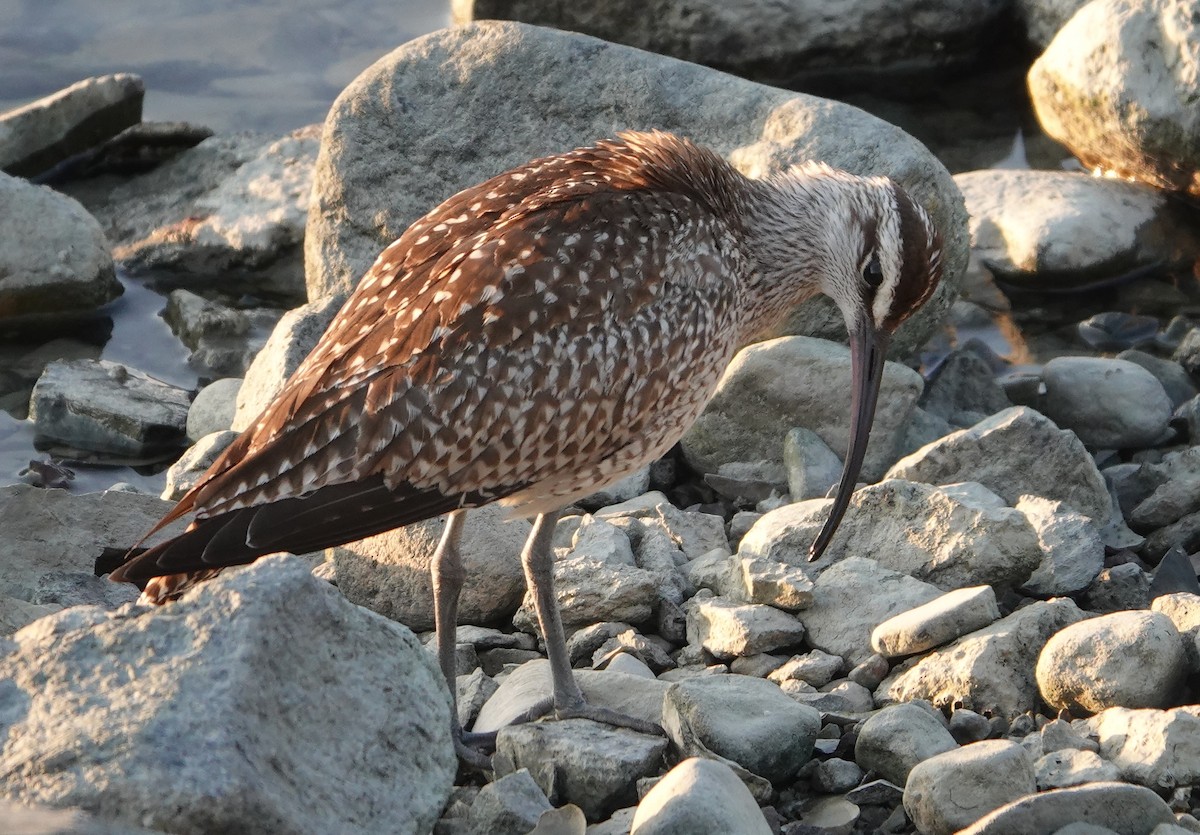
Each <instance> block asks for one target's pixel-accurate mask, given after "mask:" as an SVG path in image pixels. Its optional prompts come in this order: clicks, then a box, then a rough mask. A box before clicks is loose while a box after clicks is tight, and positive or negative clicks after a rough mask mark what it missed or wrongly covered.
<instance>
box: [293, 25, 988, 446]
mask: <svg viewBox="0 0 1200 835" xmlns="http://www.w3.org/2000/svg"><path fill="white" fill-rule="evenodd" d="M585 56H586V57H585ZM581 60H583V61H585V64H580V61H581ZM585 65H586V67H587V71H586V72H580V67H581V66H585ZM450 68H453V69H452V70H451V69H450ZM483 78H486V82H480V79H483ZM546 78H556V79H560V80H561V83H559V84H558V85H556V89H555V100H556V101H557V102H558V104H557V105H556V106H555V107H554V108H551V109H547V108H546V107H545V105H544V102H543V101H542V100H541V98H542V97H541V95H540V93H537V92H536V91H537V90H538V89H540V86H541V84H542V83H543V82H542V80H543V79H546ZM613 78H640V79H643V80H644V81H645V83H644V84H643V85H641V86H629V87H626V86H623V85H613V84H612V83H611V80H612V79H613ZM400 89H403V90H405V91H406V93H405V95H404V97H403V101H400V100H398V99H397V98H396V96H395V95H394V93H395V91H396V90H400ZM679 102H689V104H688V106H687V107H682V108H681V107H679V106H678V103H679ZM701 103H702V104H701ZM413 113H437V114H439V115H438V117H437V118H436V119H414V118H412V114H413ZM614 113H617V114H620V118H619V119H618V120H616V121H615V122H614V119H613V114H614ZM646 125H655V126H657V127H659V128H661V129H663V130H668V131H677V132H679V133H681V134H684V135H686V136H689V137H691V138H692V139H693V140H695V141H697V142H699V143H700V144H702V145H706V146H710V147H712V148H714V149H715V150H716V151H717V152H718V153H723V154H727V155H729V157H730V159H731V160H732V161H733V162H734V164H735V165H737V166H738V167H739V168H740V170H742V171H745V172H746V173H748V174H750V175H753V176H766V175H768V174H770V173H771V172H773V171H779V170H781V169H782V168H783V167H786V166H787V165H790V164H792V163H796V162H799V161H801V160H804V159H820V160H826V161H827V162H829V163H830V164H832V165H835V166H840V167H843V168H846V169H848V170H851V171H856V172H866V171H868V170H869V171H871V172H872V173H884V172H886V173H889V174H890V175H891V176H893V177H894V178H895V179H896V180H897V182H899V183H900V184H901V185H902V186H903V187H904V188H906V189H909V190H910V193H911V194H912V195H913V199H914V200H916V201H917V202H919V203H921V204H922V205H923V206H926V207H928V209H929V211H930V212H931V216H932V217H933V219H934V222H935V224H936V225H937V227H938V228H939V229H940V230H942V235H943V237H944V238H945V245H944V256H943V257H944V264H945V275H946V279H944V280H943V282H942V286H941V287H940V288H939V289H938V291H937V293H936V294H935V295H934V297H933V299H931V301H930V302H929V303H928V304H926V305H925V307H924V308H923V309H922V310H921V311H920V312H919V313H918V314H917V315H916V316H915V317H913V319H912V320H910V321H909V322H908V323H906V326H905V327H904V328H902V329H901V333H900V334H899V336H898V337H897V339H896V341H895V344H894V349H895V351H896V355H897V356H899V355H902V354H905V353H906V352H909V351H911V350H913V349H915V348H916V346H918V345H921V344H923V343H924V341H925V339H926V337H927V336H928V335H929V333H931V331H932V329H933V328H934V327H935V326H936V323H937V322H938V321H939V320H940V318H941V316H942V314H943V313H944V312H945V310H946V309H947V308H948V307H949V305H950V300H951V298H952V297H953V296H954V295H955V291H956V288H957V285H958V275H959V273H960V272H961V271H962V266H963V265H964V264H965V263H966V257H967V240H966V217H965V214H963V211H962V208H961V203H960V202H959V201H960V197H959V195H958V192H957V190H956V189H955V188H954V185H953V182H952V181H951V179H950V177H949V175H948V173H947V172H946V171H945V169H944V168H943V167H942V166H941V164H940V163H938V162H937V161H936V160H935V159H934V158H933V157H932V156H931V155H930V153H929V152H928V151H927V150H926V149H925V148H924V147H923V146H921V145H920V143H918V142H917V141H916V140H914V139H912V138H910V137H908V136H907V135H906V134H904V133H903V132H901V131H900V130H899V129H898V128H895V127H893V126H891V125H888V124H886V123H885V122H882V121H880V120H878V119H876V118H874V117H872V116H869V115H867V114H866V113H864V112H863V111H860V110H858V109H856V108H852V107H843V106H841V105H839V104H834V103H830V102H827V101H823V100H820V99H814V98H810V97H806V96H801V95H797V94H795V93H791V92H785V91H783V90H776V89H772V88H769V87H763V86H760V85H757V84H754V83H752V82H748V81H743V80H740V79H736V78H733V77H731V76H728V75H723V74H720V73H716V72H714V71H712V70H709V69H706V68H703V67H699V66H696V65H694V64H688V63H684V62H680V61H677V60H675V59H671V58H664V57H661V56H657V55H653V54H650V53H647V52H642V51H639V50H636V49H631V48H629V47H624V46H618V45H616V44H612V43H606V42H604V41H599V40H596V39H594V38H590V37H587V36H585V35H577V34H572V33H568V32H562V31H555V30H551V29H541V28H537V27H533V26H523V25H520V24H512V23H477V24H472V25H468V26H460V27H456V28H453V29H445V30H442V31H440V32H435V33H434V34H432V35H429V36H427V37H425V38H419V39H417V40H414V41H411V42H409V43H408V44H405V45H404V46H402V47H400V48H399V49H397V50H395V51H394V52H392V53H391V54H389V55H388V56H386V57H384V58H383V59H381V60H379V61H377V62H376V63H375V64H374V65H373V66H372V67H371V68H370V69H369V70H367V71H366V72H364V73H363V74H362V75H360V76H359V77H358V78H357V79H356V80H355V81H354V83H352V84H351V85H350V86H349V87H347V88H346V89H345V90H344V91H343V92H342V94H341V96H339V98H338V100H337V102H335V104H334V106H333V108H332V110H331V111H330V116H329V118H328V120H327V122H326V128H325V134H324V139H323V144H322V148H321V152H320V154H319V155H318V160H317V168H316V173H315V181H314V186H313V200H314V203H313V210H312V211H311V212H310V215H309V225H308V229H307V232H306V236H305V250H306V261H307V264H308V289H309V292H308V295H309V298H310V299H317V298H321V297H324V296H327V295H330V294H333V293H345V292H347V291H348V290H349V289H350V288H351V287H352V286H353V284H354V283H355V282H356V281H357V280H358V278H359V277H360V276H361V275H362V274H363V273H364V272H365V271H366V269H367V268H368V267H369V266H370V265H371V263H372V262H373V261H374V260H375V257H376V256H377V255H378V253H379V252H380V250H382V249H383V248H384V246H385V245H387V244H388V243H390V242H391V241H393V240H395V239H396V238H397V237H399V235H400V233H401V232H403V231H404V229H405V228H406V227H408V225H409V224H411V223H412V222H413V221H415V220H416V219H417V218H419V217H421V216H422V215H424V214H425V213H426V212H427V211H429V209H430V208H432V207H433V206H435V205H437V204H438V203H439V202H441V201H442V200H444V199H446V198H447V197H449V196H450V195H452V194H453V193H455V192H457V191H459V190H461V189H463V188H465V187H467V186H470V185H474V184H476V183H479V182H481V181H483V180H484V179H486V178H488V177H491V176H493V175H495V174H498V173H500V172H501V171H504V170H506V169H508V168H511V167H513V166H515V165H519V164H521V163H524V162H526V161H527V160H529V159H531V158H533V157H536V156H539V155H543V154H549V153H558V152H561V151H564V150H567V149H570V148H574V147H578V146H581V145H585V144H587V143H590V142H593V141H595V140H596V139H597V138H599V137H603V136H609V135H611V134H612V133H613V131H614V130H617V129H620V128H623V127H639V128H641V127H645V126H646ZM752 137H763V138H762V139H761V140H757V141H753V142H751V143H747V139H748V138H752ZM784 331H785V332H787V333H801V332H803V333H807V334H809V335H814V336H828V337H829V338H835V339H843V338H844V335H845V331H844V327H843V325H842V322H841V317H840V316H838V315H837V314H836V313H835V312H834V307H833V305H832V304H828V303H826V301H825V300H822V301H821V302H820V303H819V304H818V303H816V302H814V303H811V304H806V305H804V306H803V307H802V309H801V310H800V311H798V315H797V317H795V318H793V319H792V320H791V321H790V322H789V323H788V324H787V325H785V327H784ZM776 335H778V334H776ZM879 426H880V424H878V423H877V424H876V428H877V429H878V428H879ZM787 428H791V427H790V426H788V427H787ZM781 439H782V433H781V434H780V438H779V440H781ZM777 442H778V441H777ZM772 457H777V456H776V455H775V454H773V455H772ZM740 460H757V459H748V458H742V459H740Z"/></svg>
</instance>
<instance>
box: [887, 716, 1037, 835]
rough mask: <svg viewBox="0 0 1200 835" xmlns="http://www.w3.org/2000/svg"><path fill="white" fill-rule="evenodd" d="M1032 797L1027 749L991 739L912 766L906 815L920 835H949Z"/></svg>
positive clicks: (906, 791) (1032, 780)
mask: <svg viewBox="0 0 1200 835" xmlns="http://www.w3.org/2000/svg"><path fill="white" fill-rule="evenodd" d="M1035 791H1037V781H1036V779H1035V777H1034V770H1033V762H1032V760H1031V759H1030V757H1029V754H1028V753H1027V752H1026V751H1025V748H1024V747H1023V746H1021V745H1019V744H1017V743H1015V742H1009V741H1007V740H999V739H993V740H987V741H984V742H976V743H974V744H972V745H965V746H963V747H962V748H959V749H956V750H953V751H947V752H945V753H944V754H939V755H937V756H936V757H931V758H929V759H927V760H925V761H923V762H920V763H918V764H917V765H916V766H914V767H913V770H912V771H911V772H910V773H909V775H908V782H907V783H906V784H905V787H904V811H905V812H907V813H908V816H909V818H910V819H911V820H912V821H913V823H914V824H916V826H917V830H918V831H920V832H921V833H922V834H923V835H951V833H954V832H957V831H958V830H960V829H962V828H964V827H966V826H970V825H971V824H972V823H974V822H975V821H977V820H979V819H980V818H982V817H983V816H984V815H986V814H988V813H989V812H991V811H992V810H994V809H998V808H1000V807H1001V806H1003V805H1005V804H1006V803H1010V802H1012V801H1013V800H1016V799H1017V798H1020V797H1024V796H1025V795H1028V794H1033V793H1034V792H1035Z"/></svg>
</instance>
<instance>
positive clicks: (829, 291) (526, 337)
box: [112, 131, 941, 756]
mask: <svg viewBox="0 0 1200 835" xmlns="http://www.w3.org/2000/svg"><path fill="white" fill-rule="evenodd" d="M940 275H941V239H940V237H939V235H938V233H937V230H936V229H935V227H934V225H933V223H932V222H931V221H930V219H929V216H928V215H927V214H926V213H925V211H924V210H923V209H922V208H921V207H920V206H919V205H917V204H916V203H915V202H914V201H913V200H912V198H911V197H910V196H909V195H908V194H907V193H906V192H905V191H904V190H903V189H902V188H901V187H900V186H899V185H897V184H896V183H895V182H893V181H892V180H890V179H888V178H886V177H861V176H855V175H852V174H849V173H846V172H844V171H838V170H835V169H833V168H830V167H827V166H825V165H822V164H817V163H806V164H804V165H800V166H797V167H793V168H792V169H790V170H788V171H787V172H785V173H781V174H778V175H775V176H772V177H769V178H766V179H761V180H757V179H750V178H747V177H745V176H743V175H742V174H741V173H739V172H738V171H737V170H736V169H735V168H733V167H732V166H731V165H730V164H729V163H728V162H726V161H725V160H724V159H723V158H721V157H720V156H719V155H717V154H716V153H714V152H712V151H709V150H707V149H704V148H702V147H699V146H697V145H695V144H693V143H691V142H689V141H687V140H685V139H682V138H679V137H676V136H674V135H672V134H668V133H663V132H657V131H656V132H649V133H635V132H626V133H621V134H618V137H617V138H616V139H610V140H605V141H600V142H597V143H596V144H594V145H592V146H590V147H585V148H579V149H576V150H573V151H570V152H567V153H563V154H559V155H556V156H549V157H545V158H542V159H537V160H534V161H532V162H528V163H526V164H524V165H521V166H518V167H517V168H514V169H512V170H511V171H507V172H505V173H503V174H500V175H498V176H496V177H493V178H492V179H490V180H487V181H486V182H484V183H481V184H480V185H477V186H474V187H471V188H468V189H466V190H464V191H462V192H459V193H458V194H456V195H455V196H453V197H451V198H450V199H448V200H447V201H445V202H444V203H442V204H441V205H440V206H438V207H437V208H435V209H433V210H432V211H431V212H430V213H429V214H427V215H426V216H425V217H423V218H421V219H420V220H418V221H417V222H416V223H414V224H413V225H412V226H410V227H409V228H408V230H407V231H405V232H404V234H403V235H401V236H400V238H399V239H398V240H396V241H395V242H394V243H392V244H391V245H390V246H388V247H387V248H386V249H384V250H383V252H382V253H381V254H380V256H379V258H378V259H377V260H376V261H375V264H374V265H373V266H372V267H371V268H370V270H369V271H368V272H367V273H366V274H365V275H364V276H363V278H362V280H361V282H360V283H359V285H358V287H357V288H356V289H355V291H354V292H353V294H352V295H351V296H350V298H349V299H348V300H347V302H346V303H345V306H344V307H343V308H342V309H341V311H340V313H339V314H338V315H337V317H336V319H334V321H333V323H332V324H331V325H330V327H329V329H328V331H327V332H326V333H325V335H324V336H323V337H322V339H321V340H320V342H319V343H318V344H317V346H316V347H315V348H314V349H313V351H312V353H311V354H310V355H309V356H308V358H307V359H306V360H305V361H304V362H303V363H302V364H301V365H300V367H299V368H298V369H297V370H296V372H295V374H293V375H292V377H291V378H290V379H289V380H288V382H287V383H286V385H285V386H284V388H283V389H282V391H281V392H280V393H279V395H278V396H277V397H276V399H275V400H274V401H273V402H272V403H271V404H270V405H269V406H268V407H267V408H266V410H265V411H264V412H263V413H262V415H261V416H260V417H259V418H258V420H257V421H256V422H255V423H254V424H253V425H252V426H250V427H249V428H247V429H246V430H245V431H244V432H242V434H241V435H240V436H239V437H238V438H237V439H236V440H235V441H234V442H233V444H232V445H231V446H230V447H229V448H228V449H226V450H225V452H224V454H222V455H221V456H220V457H219V458H218V459H217V460H216V461H215V462H214V463H213V465H212V466H211V467H210V468H209V469H208V471H207V472H205V473H204V475H203V476H202V477H201V478H200V480H199V481H198V483H197V484H196V486H195V487H193V488H192V489H191V490H190V491H189V492H188V493H187V495H185V496H184V497H183V498H182V499H181V500H180V501H179V503H178V504H177V505H176V506H175V508H174V509H173V510H171V511H170V512H169V513H168V514H167V515H166V516H165V517H164V518H163V520H162V521H161V522H160V523H159V524H158V526H156V528H155V530H158V529H159V528H161V527H162V526H164V525H166V524H167V523H169V522H171V521H173V520H175V519H179V518H181V517H185V516H188V515H190V516H191V523H190V525H189V526H188V528H187V530H186V531H185V532H184V533H182V534H180V535H178V536H176V537H175V538H173V539H170V540H168V541H166V542H163V543H161V544H158V545H155V546H154V547H152V548H149V549H148V550H146V551H144V552H142V553H140V554H138V555H136V556H132V557H131V558H130V559H129V560H128V561H127V562H126V563H124V564H123V565H121V566H120V567H118V568H117V569H116V570H115V571H114V572H113V573H112V578H113V579H114V580H126V581H131V582H134V583H137V584H139V585H140V586H142V587H143V590H144V594H145V597H147V598H148V599H149V600H151V601H152V602H163V601H166V600H168V599H170V598H173V597H176V596H178V595H179V594H180V593H181V592H182V591H184V590H185V589H186V588H187V587H188V586H189V585H191V584H193V583H195V582H197V581H199V580H202V579H206V578H207V577H210V576H212V575H213V574H215V573H216V572H217V571H219V570H220V569H221V568H222V567H226V566H233V565H240V564H244V563H248V562H251V561H253V560H254V559H256V558H258V557H260V556H262V555H264V554H269V553H272V552H277V551H291V552H295V553H304V552H310V551H316V550H319V549H322V548H327V547H331V546H335V545H340V544H342V543H345V542H349V541H352V540H357V539H362V538H364V537H367V536H371V535H373V534H377V533H380V532H382V531H386V530H390V529H392V528H396V527H399V526H402V525H407V524H410V523H413V522H417V521H420V520H423V519H428V518H431V517H435V516H439V515H442V514H447V513H448V514H449V517H448V520H447V523H446V526H445V529H444V533H443V536H442V538H441V541H440V543H439V545H438V547H437V549H436V551H435V553H434V556H433V558H432V566H431V571H432V576H433V585H434V596H435V601H434V603H435V616H434V619H435V625H436V629H437V650H438V660H439V664H440V666H441V668H442V671H443V673H444V675H445V676H446V678H447V680H448V682H449V684H450V692H451V693H452V694H453V692H454V644H455V642H454V631H455V625H456V622H457V601H458V594H459V590H460V589H461V587H462V583H463V581H464V579H465V578H464V576H463V567H462V563H461V560H460V557H459V553H458V551H459V539H460V536H461V533H462V522H463V514H464V512H465V511H466V510H467V509H469V508H473V507H478V506H480V505H484V504H487V503H489V502H500V503H502V504H504V505H507V506H508V507H509V508H510V509H511V511H512V513H513V514H514V515H517V516H526V517H536V520H535V522H534V525H533V530H532V533H531V535H530V537H529V540H528V542H527V543H526V545H525V548H524V551H523V553H522V555H521V559H522V563H523V567H524V571H525V575H526V579H527V582H528V586H529V590H530V593H531V595H532V599H533V602H534V607H535V611H536V614H537V618H538V623H539V625H540V627H541V631H542V635H543V637H544V639H545V644H546V651H547V655H548V656H549V661H550V669H551V677H552V687H553V695H552V698H551V699H550V700H548V702H547V704H546V705H545V706H546V707H547V708H550V707H552V708H553V711H554V713H555V714H556V715H557V716H559V717H566V716H588V717H592V718H599V719H602V720H604V721H613V722H616V723H617V724H631V725H632V726H634V727H637V726H638V723H637V722H636V721H635V720H631V721H628V722H627V721H624V720H623V719H622V718H621V717H619V716H615V715H613V714H611V713H609V712H608V711H605V710H603V709H599V708H596V707H594V706H591V705H588V704H587V703H586V702H585V700H584V697H583V695H582V693H581V691H580V690H579V687H578V685H577V684H576V682H575V680H574V677H573V674H572V672H571V667H570V662H569V660H568V656H567V652H566V646H565V639H564V633H563V627H562V622H561V619H560V617H559V610H558V604H557V601H556V600H555V596H554V587H553V566H552V549H551V540H552V536H553V532H554V526H555V523H556V522H557V519H558V517H559V514H560V513H561V511H562V510H563V509H564V508H566V507H568V506H570V505H571V503H572V502H574V501H576V500H577V499H579V498H581V497H584V496H586V495H588V494H591V493H593V492H595V491H596V490H598V489H600V488H602V487H605V486H607V485H609V484H612V483H613V482H615V481H617V480H619V479H621V478H623V477H624V476H626V475H628V474H629V473H631V472H633V471H635V470H637V469H638V468H639V467H641V466H643V465H645V464H646V463H648V462H650V461H653V460H654V459H656V458H657V457H659V456H661V455H662V454H664V453H665V452H666V451H667V450H668V449H670V447H671V446H672V445H673V444H674V443H675V442H676V441H678V440H679V438H680V437H681V436H682V435H683V433H684V431H685V430H686V429H687V428H688V427H689V426H690V425H691V423H692V422H693V421H694V420H695V419H696V418H697V417H698V416H699V414H700V412H701V410H702V409H703V408H704V406H705V404H706V403H707V402H708V400H709V399H710V398H711V396H712V394H713V392H714V390H715V388H716V386H717V383H718V381H719V379H720V377H721V375H722V373H723V371H724V369H725V367H726V365H727V364H728V363H729V361H730V359H731V358H732V356H733V354H734V352H735V351H736V350H737V349H738V348H739V347H740V346H742V345H743V344H745V343H747V342H748V341H750V340H752V339H753V338H754V337H755V336H756V335H757V334H759V333H761V332H763V331H764V330H767V329H769V328H771V327H772V326H775V325H777V324H778V323H779V322H780V321H781V320H782V318H783V317H785V316H786V315H787V314H788V312H789V311H791V310H792V308H793V307H794V306H795V305H797V304H799V303H801V302H803V301H805V300H806V299H809V298H811V297H813V296H815V295H817V294H818V293H825V294H826V295H828V296H830V297H831V298H832V299H833V300H834V301H835V302H836V303H837V305H838V307H839V308H840V310H841V312H842V314H843V316H844V317H845V321H846V327H847V330H848V332H849V336H850V347H851V352H852V357H853V369H854V370H853V388H852V398H851V408H852V412H853V419H852V424H851V432H850V446H849V451H848V453H847V455H846V459H845V464H844V471H843V474H842V477H841V480H840V483H839V488H838V493H837V497H836V499H835V502H834V505H833V509H832V511H831V513H830V515H829V518H828V521H827V522H826V523H825V526H824V529H823V530H822V531H821V533H820V535H819V536H818V538H817V540H816V542H815V543H814V544H813V550H812V554H813V555H814V556H817V555H819V554H820V552H821V551H822V550H823V549H824V547H825V546H826V544H828V542H829V539H830V537H831V536H832V535H833V532H834V530H835V529H836V527H837V524H838V522H839V521H840V519H841V517H842V514H843V513H844V512H845V509H846V506H847V503H848V501H849V499H850V494H851V492H852V491H853V488H854V485H855V482H856V479H857V476H858V472H859V469H860V467H861V465H862V459H863V454H864V451H865V449H866V445H867V439H868V435H869V433H870V427H871V422H872V419H873V417H874V413H875V403H876V400H877V397H878V393H879V385H880V379H881V375H882V373H883V363H884V355H885V353H886V349H887V345H888V340H889V337H890V336H891V334H892V333H893V331H895V329H896V328H897V327H898V326H899V325H900V324H901V323H902V322H903V321H904V320H905V319H907V318H908V317H909V316H911V315H912V314H913V313H914V312H915V311H916V310H917V309H918V308H919V307H920V306H921V305H922V304H923V303H924V302H925V301H926V300H927V299H928V298H929V296H930V295H931V294H932V293H933V291H934V288H935V287H936V285H937V282H938V280H939V278H940ZM840 394H841V393H840V392H836V391H830V392H829V396H830V397H838V396H840ZM152 533H153V531H152ZM642 724H644V723H642ZM453 731H454V734H455V741H456V746H457V748H458V750H459V753H460V755H462V756H468V755H469V751H470V750H472V749H468V748H466V746H464V745H463V732H462V729H461V728H458V727H457V724H456V725H455V727H454V728H453Z"/></svg>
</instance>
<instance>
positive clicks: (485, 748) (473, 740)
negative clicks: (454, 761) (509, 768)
mask: <svg viewBox="0 0 1200 835" xmlns="http://www.w3.org/2000/svg"><path fill="white" fill-rule="evenodd" d="M495 750H496V734H495V732H492V733H471V732H468V731H461V730H456V731H455V734H454V753H455V754H457V755H458V761H459V762H460V763H461V764H462V766H463V768H466V769H467V770H469V771H491V770H492V758H491V757H490V756H489V755H488V754H489V753H490V752H492V751H495Z"/></svg>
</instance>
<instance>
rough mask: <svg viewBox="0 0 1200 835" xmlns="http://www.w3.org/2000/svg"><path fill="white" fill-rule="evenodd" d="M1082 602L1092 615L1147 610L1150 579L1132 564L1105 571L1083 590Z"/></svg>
mask: <svg viewBox="0 0 1200 835" xmlns="http://www.w3.org/2000/svg"><path fill="white" fill-rule="evenodd" d="M1083 603H1084V604H1085V605H1086V606H1087V608H1088V609H1090V610H1091V611H1093V612H1121V611H1125V610H1127V609H1145V608H1148V607H1149V606H1150V578H1149V577H1148V576H1146V572H1144V571H1142V569H1141V568H1139V567H1138V565H1137V563H1134V562H1127V563H1122V564H1121V565H1115V566H1113V567H1112V568H1106V569H1104V570H1103V571H1101V572H1100V573H1099V574H1097V575H1096V579H1095V580H1093V581H1092V584H1091V585H1090V586H1088V587H1087V589H1085V590H1084V594H1083Z"/></svg>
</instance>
